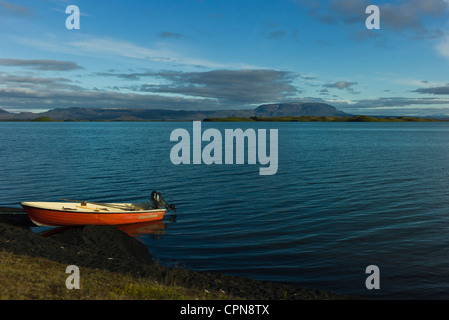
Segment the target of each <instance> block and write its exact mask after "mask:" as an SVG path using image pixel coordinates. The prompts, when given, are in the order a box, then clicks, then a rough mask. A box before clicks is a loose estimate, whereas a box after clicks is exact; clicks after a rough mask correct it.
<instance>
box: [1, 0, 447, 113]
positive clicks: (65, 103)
mask: <svg viewBox="0 0 449 320" xmlns="http://www.w3.org/2000/svg"><path fill="white" fill-rule="evenodd" d="M371 4H373V5H377V6H378V7H379V8H380V27H381V28H380V29H379V30H375V29H374V30H368V29H367V28H366V26H365V20H366V19H367V17H368V16H369V14H366V13H365V9H366V7H367V6H369V5H371ZM69 5H76V6H78V7H79V9H80V12H81V16H80V29H79V30H76V29H72V30H69V29H67V28H66V24H65V22H66V19H67V17H69V14H66V13H65V11H66V7H67V6H69ZM0 41H1V46H0V109H4V110H8V111H12V112H20V111H43V110H49V109H54V108H65V107H74V106H75V107H89V108H94V107H102V108H150V109H151V108H162V109H185V110H214V109H252V108H255V107H257V106H258V105H260V104H264V103H280V102H293V101H295V102H296V101H312V102H325V103H329V104H331V105H333V106H335V107H337V108H338V109H340V110H342V111H345V112H348V113H351V114H367V115H435V114H444V115H449V72H448V71H449V1H448V0H426V1H422V0H411V1H401V0H396V1H393V0H391V1H374V0H373V1H370V0H328V1H306V0H277V1H274V0H270V1H268V0H259V1H248V0H240V1H228V0H220V1H219V0H214V1H212V0H182V1H170V0H164V1H151V0H146V1H122V0H120V1H119V0H114V1H83V0H79V1H77V0H17V1H12V0H8V1H6V0H0Z"/></svg>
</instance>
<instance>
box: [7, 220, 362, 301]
mask: <svg viewBox="0 0 449 320" xmlns="http://www.w3.org/2000/svg"><path fill="white" fill-rule="evenodd" d="M30 225H31V221H29V220H27V217H26V215H22V214H20V215H18V214H16V215H12V214H0V251H6V252H10V253H13V254H16V255H26V256H30V257H40V258H45V259H48V260H52V261H56V262H59V263H63V264H67V265H72V264H74V265H77V266H79V267H89V268H94V269H104V270H108V271H111V272H116V273H121V274H131V275H133V276H138V277H142V278H149V279H152V280H156V281H160V282H161V283H162V282H163V281H164V279H167V278H170V276H171V275H173V276H176V279H177V283H178V285H180V286H183V287H186V288H195V289H207V290H216V291H219V290H223V291H225V292H226V293H228V294H229V295H231V296H234V297H238V298H243V299H251V300H267V299H268V300H280V299H287V300H293V299H299V300H342V299H345V300H346V299H357V297H351V296H347V295H340V294H334V293H330V292H324V291H319V290H315V289H309V288H302V287H298V286H295V285H291V284H283V283H275V282H266V281H258V280H253V279H250V278H244V277H234V276H226V275H223V274H219V273H214V272H196V271H191V270H185V269H183V268H169V267H165V266H161V265H159V264H158V263H155V262H154V261H153V260H152V258H151V255H150V252H149V250H148V248H147V247H146V246H145V245H144V244H143V243H141V242H140V241H139V240H138V239H136V238H134V237H131V236H129V235H128V234H126V233H124V232H122V231H120V230H118V229H117V228H115V227H113V226H90V225H89V226H83V227H76V228H64V229H61V228H58V229H55V232H49V233H46V235H45V236H43V235H40V234H36V233H34V232H32V231H31V230H30V228H29V226H30ZM205 263H207V262H205Z"/></svg>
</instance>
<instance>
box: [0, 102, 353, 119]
mask: <svg viewBox="0 0 449 320" xmlns="http://www.w3.org/2000/svg"><path fill="white" fill-rule="evenodd" d="M253 116H257V117H284V116H293V117H301V116H319V117H332V116H350V115H349V114H346V113H344V112H342V111H339V110H337V109H336V108H335V107H333V106H331V105H328V104H325V103H281V104H264V105H261V106H259V107H257V108H256V109H254V110H217V111H187V110H163V109H113V108H57V109H53V110H50V111H47V112H42V113H32V112H21V113H19V114H13V113H9V112H7V111H5V110H1V109H0V120H16V121H20V120H34V119H36V118H42V117H49V118H51V119H53V120H60V121H70V120H73V121H77V120H87V121H139V120H178V121H183V120H203V119H205V118H226V117H245V118H248V117H253Z"/></svg>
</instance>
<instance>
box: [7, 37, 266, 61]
mask: <svg viewBox="0 0 449 320" xmlns="http://www.w3.org/2000/svg"><path fill="white" fill-rule="evenodd" d="M14 40H15V41H16V42H19V43H20V44H22V45H26V46H30V47H33V48H35V49H39V50H44V51H49V52H58V53H65V54H77V55H84V56H96V57H101V58H104V57H105V56H110V57H124V58H132V59H139V60H146V61H154V62H158V63H169V64H171V65H185V66H195V67H197V66H199V67H205V68H215V69H217V68H236V69H257V68H259V67H258V66H254V65H249V64H244V63H232V62H231V63H221V62H215V61H211V60H207V59H203V58H196V57H189V56H186V55H184V54H183V53H182V51H183V50H182V48H177V49H176V50H174V49H170V48H168V47H165V46H164V45H162V44H155V45H154V46H153V47H143V46H139V45H136V44H134V43H132V42H129V41H125V40H122V39H117V38H109V37H91V36H87V37H83V38H81V39H78V40H72V41H67V40H64V41H59V40H57V39H55V38H54V37H51V39H49V40H44V39H35V38H27V37H14Z"/></svg>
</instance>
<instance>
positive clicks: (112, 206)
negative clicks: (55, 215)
mask: <svg viewBox="0 0 449 320" xmlns="http://www.w3.org/2000/svg"><path fill="white" fill-rule="evenodd" d="M59 200H61V201H68V202H81V203H83V202H85V203H90V204H95V205H97V206H105V207H111V208H116V209H122V210H131V209H133V210H141V209H140V208H137V207H134V206H133V208H130V207H129V206H121V205H114V204H110V203H99V202H91V201H84V200H83V201H81V200H69V199H59Z"/></svg>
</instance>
